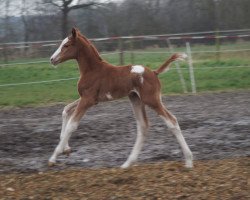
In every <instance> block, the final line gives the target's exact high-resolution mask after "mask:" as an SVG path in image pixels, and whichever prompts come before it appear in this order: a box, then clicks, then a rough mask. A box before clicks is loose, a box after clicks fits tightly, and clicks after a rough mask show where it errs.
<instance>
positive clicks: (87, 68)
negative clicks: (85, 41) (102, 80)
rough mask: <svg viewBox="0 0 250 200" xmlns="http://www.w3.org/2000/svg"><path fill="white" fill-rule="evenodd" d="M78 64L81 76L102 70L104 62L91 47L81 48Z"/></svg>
mask: <svg viewBox="0 0 250 200" xmlns="http://www.w3.org/2000/svg"><path fill="white" fill-rule="evenodd" d="M76 60H77V63H78V67H79V71H80V74H81V76H83V75H84V74H87V73H89V72H94V71H95V70H100V69H101V67H102V63H103V60H102V59H101V58H100V57H99V55H96V53H95V52H94V51H93V50H92V48H91V47H90V46H89V47H88V49H86V47H85V48H80V50H79V53H78V56H77V59H76Z"/></svg>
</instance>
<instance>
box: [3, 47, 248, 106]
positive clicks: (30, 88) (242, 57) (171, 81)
mask: <svg viewBox="0 0 250 200" xmlns="http://www.w3.org/2000/svg"><path fill="white" fill-rule="evenodd" d="M206 48H207V47H206ZM194 49H195V50H198V47H194ZM181 50H182V49H181V48H180V49H179V51H181ZM148 51H152V50H148ZM155 51H157V50H155ZM161 51H162V49H161ZM134 56H135V58H134V64H142V65H145V66H148V67H150V68H152V69H155V68H157V67H159V66H160V65H161V64H162V63H163V62H164V61H165V60H166V59H167V58H168V57H169V54H168V53H167V51H166V53H162V54H148V53H145V54H137V53H135V54H134ZM104 58H105V59H106V60H108V61H109V62H111V63H112V64H118V63H119V58H118V55H109V56H104ZM130 58H131V54H130V53H126V54H125V64H129V63H130V62H131V60H130ZM36 60H38V59H36ZM193 60H194V73H195V80H196V84H197V91H198V92H206V91H225V90H237V89H250V67H242V68H236V67H235V66H250V52H244V53H241V52H239V53H234V54H231V53H227V54H221V57H220V61H216V60H215V55H213V54H205V53H203V54H201V53H199V54H193ZM27 61H29V62H32V61H34V60H27V59H26V60H25V62H27ZM180 66H181V69H182V72H183V75H184V78H185V80H186V83H187V87H188V90H189V91H191V89H190V88H191V86H190V80H189V71H188V63H186V62H180ZM215 67H223V69H219V68H215ZM234 67H235V68H234ZM78 76H79V73H78V69H77V64H76V62H74V61H69V62H66V63H63V64H61V65H59V66H58V68H53V67H51V65H50V64H49V63H39V64H27V65H15V64H13V65H11V66H8V67H0V85H3V84H9V83H25V82H33V81H44V80H55V79H64V78H72V77H78ZM159 77H160V79H161V82H162V92H163V93H164V94H173V93H174V94H175V93H182V92H183V91H182V87H181V84H180V81H179V77H178V74H177V70H176V68H175V66H174V65H173V67H172V69H171V70H170V71H169V72H167V73H164V74H161V75H160V76H159ZM76 85H77V80H68V81H60V82H52V83H41V84H30V85H19V86H7V87H0V107H12V106H14V107H16V106H33V105H41V104H49V103H55V102H69V101H72V100H75V99H76V98H78V93H77V89H76Z"/></svg>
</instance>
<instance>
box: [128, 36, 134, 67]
mask: <svg viewBox="0 0 250 200" xmlns="http://www.w3.org/2000/svg"><path fill="white" fill-rule="evenodd" d="M129 44H130V61H131V63H132V64H134V61H135V55H134V42H133V38H131V39H130V41H129Z"/></svg>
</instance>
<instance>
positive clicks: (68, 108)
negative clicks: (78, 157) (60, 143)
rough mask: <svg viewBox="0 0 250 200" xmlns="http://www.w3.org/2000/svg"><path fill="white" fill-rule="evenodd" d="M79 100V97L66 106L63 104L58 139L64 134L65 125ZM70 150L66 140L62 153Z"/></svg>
mask: <svg viewBox="0 0 250 200" xmlns="http://www.w3.org/2000/svg"><path fill="white" fill-rule="evenodd" d="M79 101H80V99H77V100H76V101H74V102H73V103H70V104H68V105H67V106H65V107H64V109H63V112H62V130H61V134H60V140H61V139H62V138H63V136H64V132H65V128H66V125H67V124H68V121H69V119H70V117H71V115H72V114H73V112H74V111H75V108H76V106H77V105H78V103H79ZM70 151H71V148H70V147H69V144H68V142H67V143H66V144H65V147H64V148H63V153H65V154H69V153H70Z"/></svg>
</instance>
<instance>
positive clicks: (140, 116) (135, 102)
mask: <svg viewBox="0 0 250 200" xmlns="http://www.w3.org/2000/svg"><path fill="white" fill-rule="evenodd" d="M129 99H130V101H131V104H132V107H133V110H134V114H135V118H136V122H137V137H136V142H135V144H134V147H133V150H132V152H131V153H130V155H129V157H128V159H127V161H126V162H125V163H124V164H123V165H122V166H121V167H122V168H127V167H129V166H130V165H131V164H132V163H134V162H135V161H136V160H137V157H138V155H139V153H140V151H141V149H142V146H143V142H144V140H145V136H146V133H147V128H148V121H147V116H146V111H145V105H144V104H143V103H142V102H141V99H140V98H139V96H138V95H137V94H136V93H131V94H130V95H129Z"/></svg>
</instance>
